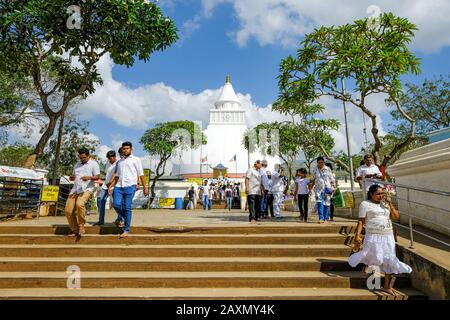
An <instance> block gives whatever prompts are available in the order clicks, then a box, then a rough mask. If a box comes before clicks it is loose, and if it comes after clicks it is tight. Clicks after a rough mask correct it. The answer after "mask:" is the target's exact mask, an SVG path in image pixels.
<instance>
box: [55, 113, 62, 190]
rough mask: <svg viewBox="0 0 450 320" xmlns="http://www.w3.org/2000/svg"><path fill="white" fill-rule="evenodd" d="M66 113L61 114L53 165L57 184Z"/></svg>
mask: <svg viewBox="0 0 450 320" xmlns="http://www.w3.org/2000/svg"><path fill="white" fill-rule="evenodd" d="M64 115H65V113H63V114H62V115H61V121H60V123H59V129H58V140H57V141H56V154H55V163H54V165H53V183H52V184H53V185H56V180H57V177H58V167H59V158H60V155H61V140H62V135H63V128H64Z"/></svg>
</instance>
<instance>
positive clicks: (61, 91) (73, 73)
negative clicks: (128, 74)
mask: <svg viewBox="0 0 450 320" xmlns="http://www.w3.org/2000/svg"><path fill="white" fill-rule="evenodd" d="M74 4H75V5H77V6H78V7H77V8H78V9H79V10H80V11H79V13H80V16H81V21H77V19H78V17H77V16H76V15H74V14H71V13H70V10H69V11H68V9H70V8H74V7H73V5H74ZM78 9H77V10H78ZM0 12H1V13H2V14H1V15H0V56H1V57H2V58H3V63H2V64H0V67H1V70H0V73H5V74H6V75H13V74H16V75H18V76H20V77H22V78H25V79H29V80H30V81H31V83H32V85H33V89H34V92H35V93H36V95H37V96H38V98H39V103H40V107H41V108H42V110H43V112H45V115H46V118H47V124H46V129H45V130H44V132H43V134H42V136H41V138H40V139H39V141H38V143H37V145H36V147H35V149H34V151H33V152H32V154H31V155H30V156H29V157H28V158H27V160H26V161H25V166H26V167H32V166H33V165H34V163H35V162H36V160H37V158H39V157H40V156H41V155H42V154H43V152H44V149H45V147H46V145H47V143H48V141H49V140H50V138H51V137H52V135H53V133H54V129H55V127H56V125H57V121H58V119H59V118H60V117H61V116H62V114H64V113H65V112H66V110H67V108H68V106H69V104H70V103H71V102H72V101H73V100H74V99H77V98H85V97H87V96H88V95H89V94H92V93H93V92H94V91H95V85H96V84H101V83H102V79H101V77H100V75H99V73H98V70H97V67H96V63H97V62H98V61H99V59H100V58H101V57H102V56H104V55H105V54H109V55H110V57H111V58H112V60H113V61H114V63H116V64H119V65H126V66H127V67H130V66H132V65H133V64H134V62H135V59H136V58H137V59H140V60H144V61H147V60H148V59H149V58H150V55H151V54H152V53H153V52H154V51H162V50H164V49H166V48H167V47H168V46H170V45H171V44H173V43H174V42H175V41H176V40H177V33H176V29H175V27H174V23H173V22H172V21H171V20H170V19H168V18H167V17H165V16H164V15H163V14H162V12H161V10H160V8H159V7H158V6H157V5H156V4H154V3H152V2H148V1H146V0H83V1H73V0H52V1H47V0H16V1H1V2H0ZM68 12H69V13H68ZM78 22H80V23H79V25H78Z"/></svg>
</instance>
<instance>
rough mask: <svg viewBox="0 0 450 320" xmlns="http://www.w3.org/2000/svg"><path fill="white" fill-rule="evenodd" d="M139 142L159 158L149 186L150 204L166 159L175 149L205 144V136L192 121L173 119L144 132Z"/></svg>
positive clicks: (193, 148) (190, 148) (150, 153)
mask: <svg viewBox="0 0 450 320" xmlns="http://www.w3.org/2000/svg"><path fill="white" fill-rule="evenodd" d="M140 142H141V143H142V145H143V146H144V149H145V150H146V151H147V152H148V154H149V155H151V156H155V157H157V158H158V159H159V162H158V164H157V166H156V171H155V172H154V176H153V179H152V185H151V188H150V192H151V193H150V201H149V205H150V204H152V202H153V200H154V199H155V197H156V193H155V187H156V183H157V182H158V180H159V179H160V178H161V177H162V176H164V174H165V169H166V163H167V161H168V160H169V159H170V158H171V157H172V156H173V155H174V154H175V152H176V151H177V150H178V151H182V150H184V151H188V150H195V149H197V148H199V147H200V146H201V145H202V144H206V137H205V135H204V134H203V133H202V129H201V128H200V126H199V125H198V124H196V123H194V122H192V121H173V122H165V123H158V124H156V125H155V127H154V128H152V129H149V130H147V131H146V132H145V133H144V135H143V136H142V137H141V140H140Z"/></svg>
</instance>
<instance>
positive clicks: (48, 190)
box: [41, 186, 59, 202]
mask: <svg viewBox="0 0 450 320" xmlns="http://www.w3.org/2000/svg"><path fill="white" fill-rule="evenodd" d="M58 195H59V187H57V186H44V188H43V189H42V195H41V202H58Z"/></svg>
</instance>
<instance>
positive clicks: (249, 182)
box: [245, 160, 262, 223]
mask: <svg viewBox="0 0 450 320" xmlns="http://www.w3.org/2000/svg"><path fill="white" fill-rule="evenodd" d="M260 169H261V161H259V160H257V161H256V162H255V164H254V165H253V168H250V169H248V170H247V173H246V175H245V193H246V194H247V203H248V211H249V221H250V222H251V223H255V222H256V221H258V218H259V215H260V210H261V193H262V192H261V191H262V186H261V173H260Z"/></svg>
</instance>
